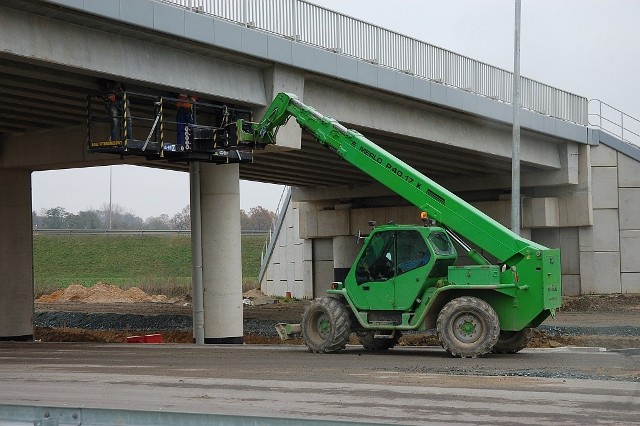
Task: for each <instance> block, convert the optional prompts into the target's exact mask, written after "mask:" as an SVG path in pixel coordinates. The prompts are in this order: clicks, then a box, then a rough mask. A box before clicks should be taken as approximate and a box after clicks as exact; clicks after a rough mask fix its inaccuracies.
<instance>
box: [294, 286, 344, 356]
mask: <svg viewBox="0 0 640 426" xmlns="http://www.w3.org/2000/svg"><path fill="white" fill-rule="evenodd" d="M301 327H302V340H303V341H304V344H305V345H307V347H308V348H309V350H310V351H311V352H319V353H331V352H338V351H340V350H342V349H344V348H345V346H347V341H348V340H349V334H351V322H350V321H349V312H348V311H347V308H346V306H344V304H342V303H340V302H339V301H338V300H337V299H334V298H332V297H323V298H321V299H315V300H314V301H313V302H311V305H309V307H308V308H307V309H306V310H305V311H304V314H303V315H302V324H301Z"/></svg>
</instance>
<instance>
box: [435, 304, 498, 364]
mask: <svg viewBox="0 0 640 426" xmlns="http://www.w3.org/2000/svg"><path fill="white" fill-rule="evenodd" d="M436 331H437V333H438V339H439V340H440V344H441V345H442V347H443V348H444V349H445V350H446V351H447V352H449V354H450V355H451V356H457V357H460V358H475V357H478V356H481V355H484V354H486V353H488V352H490V351H491V349H492V348H493V346H494V345H495V344H496V342H497V341H498V335H499V333H500V323H499V321H498V315H496V312H495V311H494V310H493V308H492V307H491V305H489V304H488V303H487V302H485V301H484V300H482V299H478V298H476V297H458V298H457V299H453V300H452V301H450V302H449V303H447V304H446V305H444V307H443V308H442V310H441V311H440V313H439V314H438V320H437V321H436Z"/></svg>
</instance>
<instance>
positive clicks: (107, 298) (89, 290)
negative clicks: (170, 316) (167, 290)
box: [36, 282, 172, 303]
mask: <svg viewBox="0 0 640 426" xmlns="http://www.w3.org/2000/svg"><path fill="white" fill-rule="evenodd" d="M36 302H37V303H63V302H83V303H139V302H155V303H172V301H170V300H169V298H167V296H165V295H163V294H159V295H153V296H151V295H149V294H147V293H145V292H144V291H142V290H140V289H139V288H138V287H131V288H128V289H126V290H123V289H121V288H120V287H116V286H115V285H111V284H105V283H102V282H99V283H98V284H96V285H94V286H92V287H84V286H81V285H78V284H72V285H70V286H69V287H67V288H65V289H61V290H57V291H55V292H53V293H51V294H45V295H42V296H41V297H40V298H38V299H36Z"/></svg>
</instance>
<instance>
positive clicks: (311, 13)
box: [158, 0, 588, 125]
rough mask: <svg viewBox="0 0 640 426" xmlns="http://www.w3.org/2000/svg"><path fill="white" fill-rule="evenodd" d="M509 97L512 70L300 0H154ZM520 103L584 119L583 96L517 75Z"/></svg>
mask: <svg viewBox="0 0 640 426" xmlns="http://www.w3.org/2000/svg"><path fill="white" fill-rule="evenodd" d="M158 1H161V2H164V3H170V4H174V5H177V6H180V7H184V8H187V9H189V10H192V11H195V12H198V13H205V14H210V15H214V16H216V17H218V18H222V19H225V20H228V21H232V22H236V23H239V24H241V25H245V26H247V27H251V28H255V29H258V30H261V31H265V32H268V33H272V34H276V35H279V36H282V37H286V38H289V39H291V40H294V41H297V42H300V43H306V44H309V45H312V46H316V47H320V48H323V49H327V50H330V51H333V52H336V53H339V54H342V55H346V56H351V57H354V58H357V59H360V60H364V61H368V62H371V63H373V64H377V65H380V66H384V67H387V68H391V69H394V70H397V71H401V72H404V73H407V74H410V75H415V76H417V77H421V78H424V79H428V80H431V81H434V82H437V83H440V84H444V85H447V86H452V87H456V88H458V89H462V90H465V91H468V92H472V93H475V94H478V95H481V96H484V97H488V98H491V99H494V100H497V101H501V102H506V103H511V100H512V90H513V84H512V82H513V73H511V72H510V71H507V70H504V69H501V68H498V67H494V66H492V65H489V64H486V63H483V62H480V61H477V60H475V59H471V58H468V57H466V56H463V55H459V54H457V53H454V52H451V51H449V50H446V49H442V48H440V47H437V46H433V45H431V44H428V43H425V42H423V41H420V40H417V39H415V38H412V37H407V36H405V35H402V34H399V33H397V32H395V31H391V30H388V29H385V28H382V27H379V26H376V25H373V24H370V23H368V22H365V21H362V20H359V19H356V18H352V17H350V16H347V15H343V14H341V13H338V12H335V11H332V10H329V9H326V8H323V7H321V6H318V5H315V4H312V3H309V2H307V1H304V0H158ZM521 83H522V84H521V91H522V107H523V108H526V109H529V110H531V111H535V112H538V113H540V114H544V115H549V116H552V117H555V118H559V119H561V120H566V121H570V122H573V123H577V124H581V125H587V122H588V119H587V99H586V98H584V97H582V96H578V95H575V94H573V93H569V92H566V91H564V90H561V89H558V88H555V87H551V86H548V85H546V84H543V83H540V82H538V81H535V80H531V79H529V78H526V77H522V82H521Z"/></svg>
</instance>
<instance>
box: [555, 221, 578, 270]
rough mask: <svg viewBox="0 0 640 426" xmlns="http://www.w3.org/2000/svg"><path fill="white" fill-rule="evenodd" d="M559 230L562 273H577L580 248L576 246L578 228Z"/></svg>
mask: <svg viewBox="0 0 640 426" xmlns="http://www.w3.org/2000/svg"><path fill="white" fill-rule="evenodd" d="M559 230H560V232H559V234H560V258H561V260H562V273H563V274H574V275H579V274H580V249H579V247H578V228H559ZM551 247H558V246H551Z"/></svg>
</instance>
